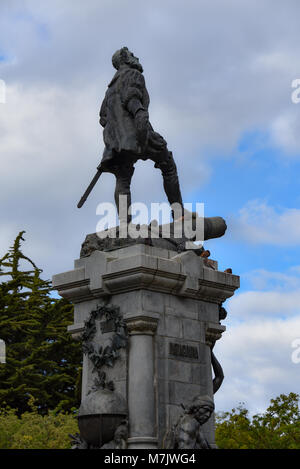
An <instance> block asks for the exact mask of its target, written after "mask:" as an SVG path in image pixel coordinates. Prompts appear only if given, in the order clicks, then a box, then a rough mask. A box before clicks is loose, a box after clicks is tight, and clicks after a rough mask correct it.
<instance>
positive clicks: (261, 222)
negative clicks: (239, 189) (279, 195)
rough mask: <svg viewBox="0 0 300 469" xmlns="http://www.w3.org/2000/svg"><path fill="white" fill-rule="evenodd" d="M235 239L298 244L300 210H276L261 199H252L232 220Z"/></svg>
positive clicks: (290, 244)
mask: <svg viewBox="0 0 300 469" xmlns="http://www.w3.org/2000/svg"><path fill="white" fill-rule="evenodd" d="M230 228H231V234H232V236H233V238H234V239H240V240H245V241H248V242H250V243H254V244H259V243H261V244H271V245H279V246H282V245H284V246H296V245H299V243H300V210H299V209H297V208H288V209H287V208H286V209H283V210H282V209H281V210H276V209H275V208H274V207H271V206H269V205H267V203H265V202H264V201H261V200H252V201H250V202H248V204H247V205H246V206H245V207H243V208H242V209H241V210H240V211H239V216H238V217H237V218H232V219H231V220H230Z"/></svg>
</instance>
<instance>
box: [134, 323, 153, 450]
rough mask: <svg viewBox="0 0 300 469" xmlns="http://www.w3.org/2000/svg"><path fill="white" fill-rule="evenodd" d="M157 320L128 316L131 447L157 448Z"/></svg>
mask: <svg viewBox="0 0 300 469" xmlns="http://www.w3.org/2000/svg"><path fill="white" fill-rule="evenodd" d="M157 322H158V321H157V319H155V318H152V317H147V316H143V317H134V318H130V319H127V330H128V333H129V336H130V341H129V357H128V414H129V439H128V448H130V449H141V448H146V449H156V448H157V425H156V405H155V401H156V398H155V384H154V344H153V336H154V334H155V332H156V329H157Z"/></svg>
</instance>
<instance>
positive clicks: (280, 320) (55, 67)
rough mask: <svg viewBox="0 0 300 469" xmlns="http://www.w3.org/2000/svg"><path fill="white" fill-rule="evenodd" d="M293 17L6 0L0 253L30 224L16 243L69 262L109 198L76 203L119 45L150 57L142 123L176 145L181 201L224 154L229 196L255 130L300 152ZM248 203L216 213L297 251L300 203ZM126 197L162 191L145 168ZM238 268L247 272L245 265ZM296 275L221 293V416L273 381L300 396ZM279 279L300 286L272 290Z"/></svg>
mask: <svg viewBox="0 0 300 469" xmlns="http://www.w3.org/2000/svg"><path fill="white" fill-rule="evenodd" d="M299 13H300V3H299V1H298V0H289V1H288V2H282V1H279V0H264V1H258V0H251V1H246V0H227V1H226V2H224V1H223V0H213V1H208V0H205V1H199V0H185V1H181V0H180V1H179V0H164V1H163V2H161V1H157V0H152V1H151V2H141V1H137V0H122V1H121V0H113V1H112V0H101V2H100V1H99V0H87V1H86V2H82V0H63V1H61V0H52V1H51V2H46V1H39V0H22V1H21V0H1V2H0V79H3V80H5V82H6V89H7V95H6V104H0V155H1V173H0V174H1V176H0V177H1V183H0V197H1V231H0V255H1V254H4V252H6V250H7V249H8V247H9V246H10V245H11V244H12V242H13V240H14V238H15V237H16V235H17V233H18V232H19V231H21V230H24V229H25V230H26V231H27V234H26V236H25V237H26V239H27V241H26V247H24V251H25V252H26V254H27V255H29V256H31V257H32V258H33V260H34V261H35V262H36V263H37V264H38V265H39V266H40V267H41V268H43V269H44V276H45V277H46V278H50V277H51V276H52V275H53V274H55V273H59V272H62V271H65V270H69V269H71V268H72V266H73V259H75V258H77V257H78V256H79V252H80V244H81V243H82V242H83V240H84V238H85V235H86V234H87V233H92V232H94V231H95V229H96V224H97V222H98V217H97V216H96V206H97V204H98V203H99V202H103V201H105V202H113V191H114V187H113V186H114V178H113V176H112V175H109V174H105V175H103V176H102V178H101V180H100V182H99V183H98V184H97V186H96V188H95V190H94V192H93V193H92V195H91V196H90V198H89V199H88V202H87V203H86V205H85V206H84V207H83V208H82V209H81V210H80V211H79V210H78V209H77V208H76V205H77V202H78V200H79V198H80V197H81V195H82V193H83V192H84V190H85V188H86V186H87V185H88V184H89V182H90V179H91V178H92V177H93V175H94V172H95V168H96V166H97V165H98V163H99V160H100V158H101V155H102V151H103V142H102V132H101V129H100V126H99V124H98V113H99V108H100V104H101V101H102V99H103V97H104V94H105V90H106V87H107V84H108V83H109V81H110V79H111V78H112V76H113V73H114V70H113V68H112V65H111V56H112V54H113V53H114V52H115V50H116V49H118V48H120V47H121V46H124V45H126V46H128V47H129V48H130V49H132V50H133V51H134V52H135V54H136V55H137V56H138V57H139V58H140V61H141V63H142V64H143V67H144V74H145V78H146V83H147V87H148V90H149V93H150V98H151V104H150V118H151V122H152V125H153V127H154V128H155V129H156V130H157V131H159V132H160V133H161V134H162V135H163V136H164V137H165V138H166V140H167V141H168V146H169V148H170V149H171V150H173V153H174V157H175V159H176V162H177V166H178V170H179V175H180V180H181V186H182V192H183V197H184V200H185V201H186V202H192V201H195V197H196V196H195V194H201V197H202V199H200V200H201V201H202V200H203V199H204V201H205V202H208V201H207V200H206V188H207V187H209V185H212V186H213V187H214V178H215V175H216V171H217V168H218V167H219V165H221V164H223V163H224V162H229V166H227V172H226V173H224V176H223V179H224V181H226V185H224V188H225V189H224V188H223V193H225V192H226V191H230V188H231V187H233V186H235V185H236V184H237V183H238V181H237V180H233V179H231V178H230V171H231V170H230V164H231V162H235V163H236V164H239V162H241V164H245V161H246V164H247V161H249V165H250V164H252V159H253V155H252V153H251V150H250V151H248V150H246V151H245V150H243V151H241V150H240V142H241V141H242V140H243V138H244V136H245V135H248V134H249V133H250V134H251V132H258V133H259V135H263V137H264V141H267V142H268V145H269V147H270V148H275V149H277V150H278V152H277V153H276V155H275V156H274V160H275V159H281V160H282V161H284V163H282V164H294V162H297V161H299V160H300V158H299V157H300V133H299V130H298V129H299V124H298V122H299V112H300V104H299V105H298V107H297V106H296V105H295V104H293V103H292V101H291V94H292V91H293V89H292V88H291V84H292V81H293V80H294V79H295V78H299V77H300V69H299V64H300V60H299V39H300V37H299V36H300V35H299ZM279 150H280V151H279ZM286 162H288V163H286ZM280 164H281V163H280ZM145 184H146V186H147V188H150V187H151V191H149V190H147V191H145ZM254 184H255V181H254ZM214 190H215V192H216V193H217V194H219V193H220V196H219V197H220V199H222V194H221V192H220V189H219V188H218V186H217V185H216V186H215V187H214ZM197 197H198V196H197ZM249 199H250V200H248V202H247V203H246V204H245V203H241V204H240V206H239V210H237V211H236V213H234V214H232V213H231V210H230V206H228V207H225V208H224V209H223V207H222V213H216V214H215V215H222V216H223V217H224V218H227V217H229V223H228V226H229V228H230V236H231V238H232V239H233V240H235V239H238V240H240V241H242V242H244V243H245V244H247V243H254V244H255V243H257V244H264V245H275V246H280V244H281V241H282V239H283V236H286V239H285V243H286V244H287V245H289V246H297V245H299V239H300V237H299V234H300V233H299V226H300V223H299V222H300V218H299V207H297V206H296V205H291V204H290V203H289V204H287V205H286V204H285V202H284V201H283V202H282V205H281V206H280V207H278V206H277V205H276V204H274V203H273V202H272V200H268V199H266V200H265V199H260V198H255V199H254V198H253V197H251V198H250V197H249ZM133 200H134V201H141V202H143V201H144V202H146V203H150V202H151V201H165V200H166V199H165V195H164V192H163V188H162V180H161V176H160V173H159V172H158V171H157V170H155V169H154V168H153V164H152V163H150V162H139V163H138V164H137V168H136V172H135V175H134V178H133ZM235 200H236V197H235ZM221 203H222V201H221V200H220V206H221ZM286 224H288V226H289V230H288V232H287V231H286V230H285V227H286ZM220 242H221V241H220ZM230 249H232V250H233V251H234V244H232V245H231V246H230ZM218 260H220V261H221V259H218ZM293 262H294V264H295V263H296V264H297V265H298V264H299V260H298V261H297V260H294V261H293ZM240 264H241V271H243V270H244V269H243V259H242V258H241V260H240ZM274 270H275V269H274ZM295 272H296V271H294V274H293V275H292V274H291V272H288V273H286V272H285V273H283V272H277V274H278V275H279V276H280V275H283V277H281V278H279V277H278V276H277V284H276V285H275V286H274V284H273V286H271V287H270V288H269V289H264V290H263V291H259V290H260V288H259V286H258V283H259V282H266V274H262V273H261V272H260V273H259V274H257V273H255V277H256V280H257V282H258V283H257V284H256V285H254V286H253V290H249V291H245V290H241V293H238V294H237V295H236V297H235V298H234V299H233V300H231V302H229V304H228V311H229V312H230V315H232V322H229V323H228V332H226V334H225V335H224V341H223V342H222V345H221V341H220V344H218V345H217V347H219V349H220V351H221V350H222V353H221V355H222V360H221V361H222V364H224V369H225V372H226V376H228V378H227V381H226V384H225V385H224V390H221V391H220V392H219V394H220V396H222V397H219V395H218V398H217V399H218V401H217V402H218V405H219V408H220V409H223V410H225V408H227V407H228V406H230V405H234V402H235V401H236V400H245V399H246V397H247V396H248V397H249V389H250V390H251V393H250V394H251V398H250V397H249V402H250V404H249V405H251V407H252V408H254V407H255V405H256V404H255V403H256V402H257V405H258V406H263V405H264V403H265V402H266V399H267V397H268V398H269V397H274V394H276V392H280V390H282V389H283V388H282V387H281V384H280V383H283V382H284V383H286V390H287V391H292V390H295V389H294V388H293V384H294V381H295V378H294V375H295V367H296V365H294V364H292V362H291V361H290V358H289V357H290V355H289V353H290V341H291V340H292V339H293V334H294V335H295V334H296V332H295V331H296V330H297V328H298V330H299V327H300V324H299V319H297V314H299V310H298V309H297V308H298V306H297V305H298V304H299V299H300V287H299V286H298V284H297V278H298V277H297V275H298V274H296V273H295ZM237 273H238V272H237ZM249 275H250V274H249ZM286 276H288V277H289V278H290V277H293V278H294V280H293V282H294V283H289V287H288V289H287V290H285V291H279V290H280V289H279V290H278V282H279V283H280V284H281V282H283V283H284V282H286ZM273 279H274V276H273ZM279 305H280V306H279ZM283 309H284V311H285V312H286V314H287V315H288V316H286V317H285V316H284V315H282V311H283ZM272 312H274V315H275V316H274V320H272V319H271V315H272ZM240 315H241V316H240ZM236 317H239V321H235V319H234V318H236ZM250 319H251V324H245V323H243V321H244V320H245V321H248V320H250ZM230 321H231V319H230ZM279 331H281V332H279ZM299 334H300V332H299ZM221 347H222V349H221ZM253 351H254V352H253ZM237 354H238V357H240V359H239V360H237V359H236V356H237ZM248 357H249V358H248ZM262 357H263V358H262ZM259 360H262V365H261V366H259V367H257V362H258V361H259ZM299 366H300V365H298V368H299ZM245 370H247V371H245ZM246 373H247V376H246ZM298 374H299V371H298ZM298 384H299V383H298ZM249 386H250V388H249ZM244 398H245V399H244Z"/></svg>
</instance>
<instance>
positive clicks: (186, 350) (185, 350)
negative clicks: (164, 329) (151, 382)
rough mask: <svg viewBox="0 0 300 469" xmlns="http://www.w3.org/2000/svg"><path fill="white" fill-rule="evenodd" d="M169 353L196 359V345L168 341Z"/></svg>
mask: <svg viewBox="0 0 300 469" xmlns="http://www.w3.org/2000/svg"><path fill="white" fill-rule="evenodd" d="M169 354H170V355H175V356H176V357H184V358H193V359H196V360H198V358H199V354H198V347H194V346H192V345H185V344H178V343H175V342H169Z"/></svg>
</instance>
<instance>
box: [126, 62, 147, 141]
mask: <svg viewBox="0 0 300 469" xmlns="http://www.w3.org/2000/svg"><path fill="white" fill-rule="evenodd" d="M145 90H146V85H145V79H144V77H143V75H142V73H140V72H139V71H138V70H133V69H131V70H129V71H128V72H127V73H126V76H125V77H124V81H123V87H122V93H121V100H122V103H123V106H124V107H125V109H127V111H128V112H129V113H130V114H131V115H132V116H133V118H134V122H135V128H136V131H137V139H138V142H139V144H140V147H141V148H144V147H145V146H146V144H147V139H148V129H149V114H148V110H147V109H146V108H145V106H144V104H143V93H144V91H145Z"/></svg>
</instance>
